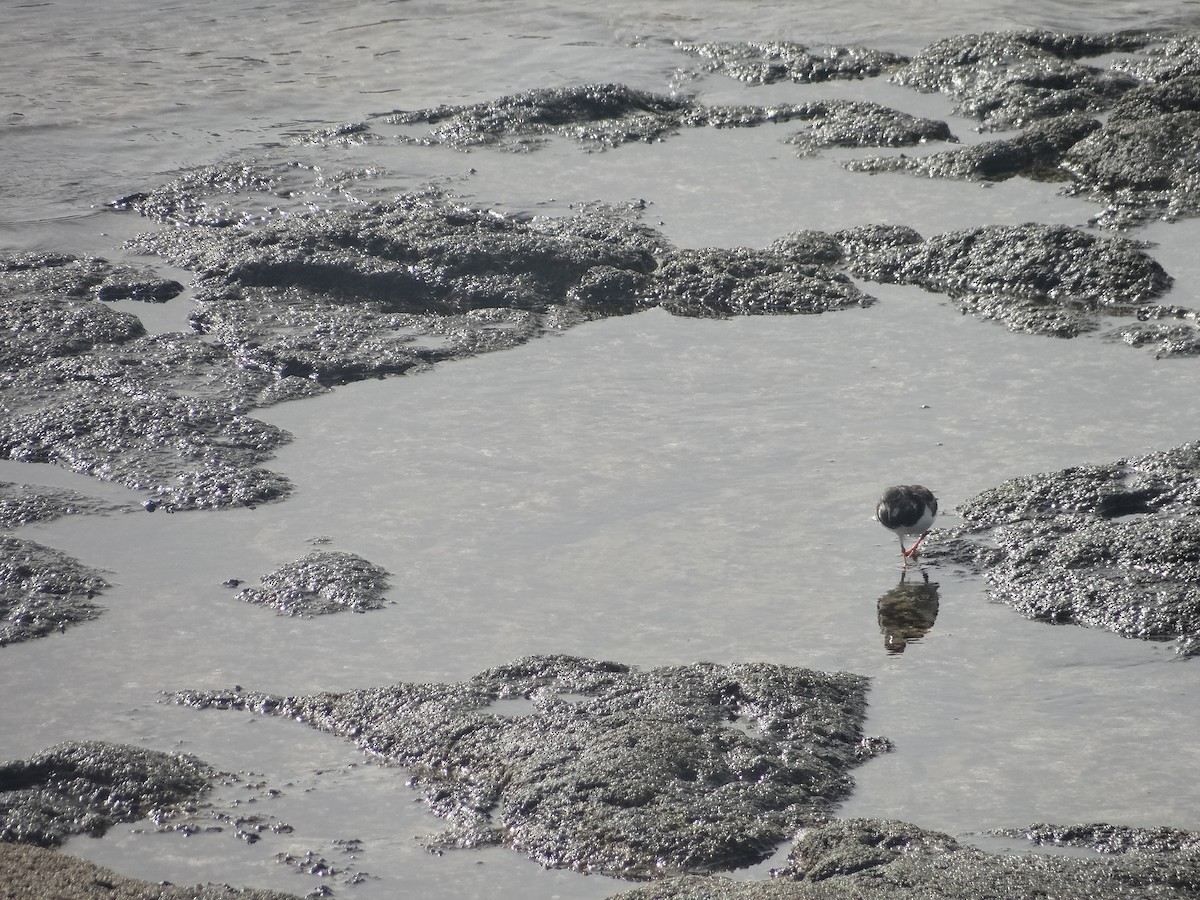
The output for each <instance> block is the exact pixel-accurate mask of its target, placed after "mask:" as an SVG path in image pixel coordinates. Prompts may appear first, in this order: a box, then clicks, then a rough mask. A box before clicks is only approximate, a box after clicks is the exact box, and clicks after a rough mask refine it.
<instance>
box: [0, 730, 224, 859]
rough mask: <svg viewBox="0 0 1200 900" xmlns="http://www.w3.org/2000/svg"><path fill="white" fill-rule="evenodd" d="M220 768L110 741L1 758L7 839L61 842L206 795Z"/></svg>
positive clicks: (2, 834) (2, 831)
mask: <svg viewBox="0 0 1200 900" xmlns="http://www.w3.org/2000/svg"><path fill="white" fill-rule="evenodd" d="M212 776H213V771H212V770H211V769H210V768H209V767H208V766H207V765H205V764H204V763H202V762H201V761H200V760H198V759H196V758H195V757H192V756H185V755H181V754H171V753H160V752H158V751H156V750H145V749H142V748H140V747H131V746H128V745H126V744H111V743H107V742H104V741H82V742H77V741H67V742H65V743H62V744H58V745H56V746H54V747H50V748H49V749H46V750H42V751H41V752H39V753H36V754H34V755H33V756H31V757H30V758H29V759H22V760H12V761H10V762H6V763H0V842H4V841H15V842H18V843H24V844H37V845H39V846H42V847H53V846H56V845H58V844H61V843H62V842H63V841H64V840H66V838H67V837H68V836H70V835H73V834H89V835H92V836H93V837H98V836H100V835H102V834H103V833H104V832H105V831H107V830H108V829H109V828H111V827H112V826H113V825H116V824H117V823H118V822H132V821H134V820H136V819H142V818H145V817H146V816H150V815H153V814H154V813H155V812H156V811H157V810H159V809H160V808H161V807H165V806H171V805H174V804H179V803H184V802H186V801H189V800H194V799H198V798H199V797H200V796H201V795H202V794H204V793H205V792H206V791H207V790H208V789H209V787H210V781H211V778H212Z"/></svg>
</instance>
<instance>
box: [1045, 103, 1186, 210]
mask: <svg viewBox="0 0 1200 900" xmlns="http://www.w3.org/2000/svg"><path fill="white" fill-rule="evenodd" d="M1195 82H1196V85H1200V79H1196V80H1195ZM1198 96H1200V95H1198ZM1198 141H1200V111H1196V110H1184V111H1180V112H1170V113H1164V114H1161V115H1151V114H1146V115H1142V114H1141V113H1133V114H1132V115H1131V116H1130V117H1128V118H1125V117H1122V118H1118V119H1116V120H1113V121H1109V122H1107V123H1106V124H1105V125H1104V127H1103V128H1101V129H1099V130H1098V131H1096V132H1094V133H1093V134H1091V135H1089V136H1088V137H1087V138H1085V139H1084V140H1082V141H1080V142H1079V143H1078V144H1076V145H1075V146H1073V147H1072V148H1071V149H1070V150H1069V151H1068V152H1067V153H1066V155H1065V156H1064V157H1063V161H1062V165H1063V168H1064V169H1066V170H1067V171H1068V172H1070V173H1071V175H1072V176H1073V177H1074V179H1075V184H1074V185H1073V186H1072V188H1071V191H1070V192H1071V193H1073V194H1077V195H1079V196H1083V197H1086V198H1088V199H1091V200H1097V201H1100V202H1104V203H1107V204H1108V206H1109V208H1108V209H1107V210H1106V212H1105V213H1103V214H1102V215H1101V217H1100V222H1101V224H1104V225H1107V226H1109V227H1122V226H1127V225H1132V224H1138V223H1139V222H1141V221H1144V220H1145V219H1147V218H1149V217H1151V216H1153V217H1157V218H1164V219H1176V218H1181V217H1184V216H1194V215H1197V214H1200V159H1198V158H1197V155H1196V153H1195V148H1196V144H1197V142H1198Z"/></svg>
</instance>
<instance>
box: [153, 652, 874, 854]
mask: <svg viewBox="0 0 1200 900" xmlns="http://www.w3.org/2000/svg"><path fill="white" fill-rule="evenodd" d="M866 685H867V682H866V679H865V678H862V677H861V676H857V675H850V674H846V673H840V674H825V673H821V672H814V671H811V670H807V669H800V668H794V667H789V666H779V665H768V664H764V663H755V664H742V665H715V664H711V663H700V664H696V665H691V666H673V667H664V668H657V669H649V670H644V671H643V670H638V669H633V668H630V667H628V666H623V665H620V664H618V663H611V662H597V661H594V660H588V659H581V658H577V657H568V656H538V657H529V658H526V659H521V660H517V661H515V662H513V663H510V664H508V665H504V666H500V667H498V668H495V669H490V670H488V671H485V672H482V673H481V674H479V675H477V676H476V677H474V678H472V679H470V680H469V681H466V682H462V683H459V684H397V685H392V686H390V687H383V688H373V689H368V690H361V691H351V692H346V693H326V694H316V695H313V696H308V697H279V696H272V695H269V694H261V693H256V692H242V691H232V692H212V691H190V692H181V693H178V694H175V695H173V697H174V699H175V700H176V701H177V702H179V703H183V704H188V705H192V706H196V707H200V708H207V707H219V708H236V709H246V710H254V711H257V712H260V713H267V714H274V715H286V716H289V717H292V718H296V719H298V720H300V721H304V722H307V723H308V724H310V725H313V726H315V727H318V728H321V729H324V730H327V731H332V732H335V733H338V734H341V735H344V736H346V737H349V738H351V739H353V740H354V741H355V742H356V743H357V744H358V745H359V746H361V747H362V748H364V749H365V750H368V751H370V752H373V753H377V754H379V755H381V756H382V757H384V758H385V759H387V760H388V761H390V762H393V763H396V764H397V765H401V766H404V767H405V768H407V769H409V770H410V771H411V772H412V774H413V779H412V783H413V785H414V786H416V787H418V788H419V789H420V790H421V791H422V792H423V793H424V794H425V797H426V800H427V802H428V803H429V805H430V809H431V811H432V812H434V813H436V814H438V815H440V816H443V817H445V818H447V819H450V820H451V822H452V823H453V826H452V828H451V830H450V832H449V833H448V834H447V835H445V836H444V837H443V838H442V839H441V841H440V843H441V844H442V845H445V846H451V845H457V846H463V847H470V846H479V845H483V844H496V843H503V844H507V845H511V846H512V847H513V849H515V850H518V851H520V852H523V853H526V854H528V855H529V856H530V857H532V858H534V859H536V860H538V861H539V862H541V863H542V864H543V865H545V866H556V867H568V868H573V869H577V870H580V871H586V872H600V873H604V874H608V875H614V876H617V877H623V878H650V877H661V876H664V875H670V874H673V873H678V872H707V871H711V870H714V869H731V868H736V867H739V866H745V865H749V864H750V863H753V862H757V861H760V860H762V859H764V858H766V856H768V855H769V854H770V853H771V852H772V850H773V848H774V846H775V845H776V844H777V843H778V842H779V841H781V840H783V839H785V838H786V837H787V836H788V835H789V834H791V833H793V832H794V831H795V829H796V828H798V827H800V826H801V825H805V824H812V823H815V822H820V821H823V820H824V819H825V818H826V816H827V815H828V812H829V810H830V809H831V808H832V806H833V804H834V803H836V802H837V801H839V800H841V799H843V798H844V797H845V796H846V795H847V794H848V793H849V791H850V788H851V784H852V782H851V779H850V775H849V771H850V769H852V768H853V767H854V766H856V765H858V764H859V763H860V762H862V761H863V760H865V759H866V758H868V757H870V756H871V755H873V754H875V753H878V752H880V751H882V750H885V749H888V745H887V742H886V741H883V740H882V739H866V738H864V737H863V734H862V721H863V718H864V715H865V710H866V700H865V694H866Z"/></svg>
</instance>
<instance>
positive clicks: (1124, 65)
mask: <svg viewBox="0 0 1200 900" xmlns="http://www.w3.org/2000/svg"><path fill="white" fill-rule="evenodd" d="M1112 68H1113V69H1114V70H1116V71H1118V72H1125V73H1127V74H1129V75H1132V76H1133V77H1134V78H1137V79H1138V80H1139V81H1148V82H1166V81H1171V80H1173V79H1175V78H1181V77H1187V76H1191V75H1200V37H1197V36H1196V35H1194V34H1183V35H1175V36H1167V37H1165V38H1163V39H1162V40H1161V41H1160V42H1158V43H1156V44H1153V45H1151V46H1149V47H1147V48H1146V50H1145V52H1144V53H1143V54H1141V55H1139V56H1134V57H1126V58H1122V59H1117V60H1115V61H1114V62H1113V64H1112Z"/></svg>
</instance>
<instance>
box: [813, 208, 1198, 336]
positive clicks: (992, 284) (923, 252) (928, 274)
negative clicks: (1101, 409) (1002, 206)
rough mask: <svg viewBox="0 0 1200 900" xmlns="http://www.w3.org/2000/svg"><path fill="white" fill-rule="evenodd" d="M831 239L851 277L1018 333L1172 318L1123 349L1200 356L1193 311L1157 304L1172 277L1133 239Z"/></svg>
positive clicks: (875, 230)
mask: <svg viewBox="0 0 1200 900" xmlns="http://www.w3.org/2000/svg"><path fill="white" fill-rule="evenodd" d="M835 237H836V238H837V239H838V241H839V242H840V244H841V246H842V248H843V261H844V264H845V265H846V267H847V268H848V269H849V270H850V272H851V273H852V274H854V275H857V276H858V277H860V278H866V279H869V280H871V281H880V282H884V283H891V284H918V285H920V286H921V287H923V288H925V289H926V290H930V291H938V292H942V293H945V294H947V295H948V296H949V297H951V299H952V300H953V301H954V303H955V304H956V305H957V306H958V308H959V309H960V310H961V311H962V312H964V313H972V314H974V315H977V316H980V317H981V318H986V319H996V320H998V321H1001V322H1003V323H1004V324H1005V325H1007V326H1008V327H1009V328H1010V329H1012V330H1014V331H1023V332H1027V333H1030V334H1041V335H1049V336H1055V337H1075V336H1076V335H1079V334H1082V333H1084V332H1089V331H1095V330H1097V329H1099V328H1100V327H1101V326H1102V325H1103V324H1104V323H1106V322H1108V323H1112V324H1113V325H1114V326H1117V328H1118V329H1121V328H1124V329H1129V328H1134V327H1136V326H1138V323H1144V322H1147V321H1149V320H1156V321H1158V320H1166V321H1167V322H1170V323H1171V324H1170V327H1171V328H1172V329H1173V330H1172V331H1170V332H1168V333H1159V332H1153V331H1145V332H1143V331H1140V330H1139V331H1138V332H1137V333H1139V334H1144V335H1145V338H1144V339H1143V340H1141V341H1136V342H1135V341H1133V340H1127V342H1128V343H1130V344H1131V345H1134V346H1143V345H1152V346H1154V347H1155V348H1156V349H1157V351H1158V355H1159V356H1167V355H1175V356H1179V355H1189V354H1191V353H1195V352H1197V350H1200V340H1198V339H1200V331H1198V330H1197V328H1196V325H1195V323H1196V317H1197V314H1196V311H1195V310H1192V309H1188V308H1185V307H1178V306H1169V305H1164V304H1160V303H1157V302H1155V301H1156V300H1157V299H1158V298H1159V297H1161V296H1162V295H1163V294H1165V293H1166V292H1167V291H1168V290H1169V289H1170V287H1171V285H1172V279H1171V276H1170V275H1169V274H1167V272H1166V271H1165V270H1164V269H1163V268H1162V266H1161V265H1159V264H1158V263H1157V262H1156V261H1155V260H1154V259H1153V258H1152V257H1151V256H1149V255H1148V254H1147V253H1146V252H1145V251H1144V250H1143V249H1142V248H1141V247H1140V246H1139V245H1138V244H1136V243H1134V242H1131V241H1127V240H1123V239H1119V238H1113V239H1106V238H1102V237H1098V236H1096V235H1094V234H1091V233H1089V232H1086V231H1082V230H1080V229H1076V228H1069V227H1067V226H1062V225H1038V224H1033V223H1030V224H1025V225H993V226H983V227H980V228H969V229H964V230H961V231H952V232H947V233H945V234H940V235H935V236H933V237H931V238H928V239H924V238H922V237H921V235H919V234H917V232H915V231H913V230H912V229H911V228H904V227H899V226H866V227H862V228H856V229H851V230H847V231H842V232H838V233H837V234H835ZM1121 334H1122V335H1123V334H1125V332H1121ZM1115 336H1117V335H1114V337H1115ZM1168 340H1169V341H1171V342H1173V343H1172V344H1170V345H1168V344H1167V341H1168Z"/></svg>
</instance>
